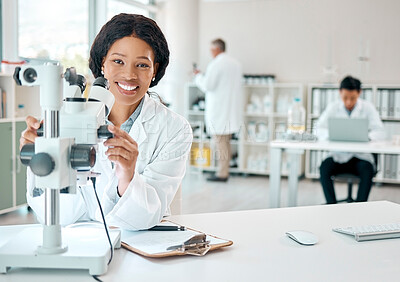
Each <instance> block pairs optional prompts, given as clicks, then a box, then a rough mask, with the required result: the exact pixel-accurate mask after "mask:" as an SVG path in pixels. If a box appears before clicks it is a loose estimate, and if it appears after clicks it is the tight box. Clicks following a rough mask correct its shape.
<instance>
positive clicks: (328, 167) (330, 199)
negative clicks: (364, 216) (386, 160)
mask: <svg viewBox="0 0 400 282" xmlns="http://www.w3.org/2000/svg"><path fill="white" fill-rule="evenodd" d="M319 172H320V175H321V176H320V181H321V184H322V188H323V189H324V194H325V198H326V202H327V204H336V203H337V202H336V195H335V190H334V187H333V181H332V179H331V177H332V176H334V175H338V174H341V173H352V174H355V175H357V176H358V177H359V178H360V183H359V185H358V193H357V199H356V202H366V201H367V200H368V195H369V192H370V191H371V187H372V178H373V177H374V173H375V172H374V167H373V165H372V164H371V163H370V162H367V161H364V160H360V159H358V158H352V159H351V160H349V161H348V162H347V163H343V164H341V163H337V162H335V161H334V160H333V158H327V159H325V160H324V161H323V162H322V164H321V166H320V168H319Z"/></svg>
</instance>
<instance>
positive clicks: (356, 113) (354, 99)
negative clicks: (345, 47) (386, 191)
mask: <svg viewBox="0 0 400 282" xmlns="http://www.w3.org/2000/svg"><path fill="white" fill-rule="evenodd" d="M360 93H361V82H360V81H359V80H358V79H356V78H353V77H351V76H347V77H345V78H344V79H343V80H342V82H341V83H340V98H341V100H339V101H337V102H334V103H332V104H330V105H328V107H327V108H326V110H325V111H324V112H323V113H322V115H321V117H320V118H319V120H318V122H317V131H316V133H317V135H318V139H319V140H326V139H328V137H329V136H328V119H329V118H332V117H340V118H349V119H350V118H367V119H368V131H369V133H368V136H369V139H370V140H383V139H384V138H385V131H384V128H383V123H382V121H381V120H380V118H379V114H378V112H377V110H376V109H375V106H374V105H373V104H371V103H370V102H368V101H365V100H363V99H361V98H360ZM375 169H376V164H375V162H374V158H373V156H372V154H359V153H332V154H330V155H329V156H328V157H327V158H326V159H325V160H324V161H323V162H322V164H321V167H320V175H321V176H320V181H321V184H322V188H323V189H324V194H325V198H326V202H327V203H328V204H336V203H337V202H336V196H335V190H334V187H333V181H332V179H331V177H332V176H333V175H337V174H341V173H352V174H355V175H357V176H359V177H360V184H359V186H358V193H357V198H356V201H357V202H365V201H367V200H368V195H369V192H370V190H371V186H372V178H373V176H374V173H375Z"/></svg>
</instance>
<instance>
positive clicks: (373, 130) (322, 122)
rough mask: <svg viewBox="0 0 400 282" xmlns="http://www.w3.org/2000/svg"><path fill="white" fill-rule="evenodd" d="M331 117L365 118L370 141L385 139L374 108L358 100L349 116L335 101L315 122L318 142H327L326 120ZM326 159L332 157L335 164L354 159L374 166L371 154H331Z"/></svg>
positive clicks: (342, 106)
mask: <svg viewBox="0 0 400 282" xmlns="http://www.w3.org/2000/svg"><path fill="white" fill-rule="evenodd" d="M331 117H340V118H367V119H368V130H369V133H368V136H369V139H370V140H372V141H378V140H384V139H385V129H384V127H383V123H382V121H381V119H380V118H379V114H378V112H377V110H376V108H375V106H374V105H373V104H372V103H370V102H368V101H365V100H363V99H361V98H358V100H357V103H356V105H355V106H354V109H353V111H352V112H351V114H350V116H349V114H348V112H347V111H346V107H345V106H344V103H343V101H342V100H339V101H336V102H334V103H332V104H330V105H328V107H327V108H326V110H325V111H324V112H323V113H322V115H321V116H320V118H319V120H318V122H317V131H316V133H317V136H318V139H319V140H327V139H328V137H329V133H328V119H329V118H331ZM328 157H332V158H333V160H334V161H335V162H337V163H346V162H348V161H349V160H350V159H351V158H353V157H356V158H359V159H361V160H365V161H368V162H370V163H371V164H372V165H375V162H374V158H373V156H372V154H360V153H357V154H354V153H340V152H338V153H331V154H329V155H328Z"/></svg>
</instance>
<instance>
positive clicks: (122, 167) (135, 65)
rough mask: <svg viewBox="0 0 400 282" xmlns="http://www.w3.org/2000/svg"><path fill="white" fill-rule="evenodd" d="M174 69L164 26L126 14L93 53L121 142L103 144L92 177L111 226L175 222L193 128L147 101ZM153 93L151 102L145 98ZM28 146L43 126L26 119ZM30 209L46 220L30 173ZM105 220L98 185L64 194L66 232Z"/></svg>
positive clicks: (101, 38) (100, 37)
mask: <svg viewBox="0 0 400 282" xmlns="http://www.w3.org/2000/svg"><path fill="white" fill-rule="evenodd" d="M168 63H169V50H168V45H167V42H166V40H165V37H164V35H163V33H162V32H161V30H160V28H159V27H158V26H157V24H156V23H155V22H154V21H153V20H151V19H149V18H146V17H144V16H141V15H133V14H119V15H117V16H114V17H113V18H112V19H111V20H110V21H109V22H107V23H106V24H105V25H104V26H103V28H102V29H101V30H100V32H99V34H98V35H97V37H96V39H95V41H94V42H93V45H92V49H91V51H90V59H89V67H90V69H91V71H92V73H93V75H94V76H95V77H99V76H104V77H105V78H107V79H108V81H109V84H110V91H111V92H112V94H113V95H114V97H115V104H114V106H113V108H112V110H111V113H110V115H109V117H108V119H109V122H110V123H112V125H109V126H108V128H109V130H110V131H111V132H112V133H113V134H114V138H111V139H108V140H107V141H105V142H104V143H100V144H99V150H98V154H97V162H96V164H95V166H94V169H93V171H95V172H100V173H101V175H100V177H98V180H97V185H96V189H97V191H98V193H99V194H100V195H102V196H100V197H101V203H102V206H103V209H104V213H105V214H106V221H107V223H108V224H109V225H114V226H119V227H122V228H125V229H130V230H139V229H147V228H149V227H152V226H154V225H156V224H157V223H159V222H160V221H161V219H162V218H163V216H165V215H169V213H170V208H169V206H170V204H171V202H172V200H173V198H174V196H175V193H176V192H177V190H178V187H179V185H180V183H181V181H182V178H183V177H184V174H185V168H186V160H187V158H188V154H189V151H190V147H191V143H192V130H191V127H190V125H189V124H188V122H187V121H186V120H185V119H184V118H183V117H181V116H179V115H178V114H176V113H174V112H172V111H171V110H169V109H168V108H166V107H165V106H164V105H163V104H161V103H160V102H159V101H156V100H154V99H152V98H151V97H150V96H149V95H148V89H149V87H153V86H155V85H157V83H158V82H159V81H160V79H161V78H162V77H163V76H164V73H165V69H166V67H167V65H168ZM146 94H147V95H146ZM26 121H27V129H26V130H25V131H24V132H23V133H22V137H21V139H20V145H21V147H22V146H23V145H24V144H26V143H33V142H34V140H35V138H36V137H37V133H36V130H37V128H38V127H39V122H38V121H37V120H36V119H35V118H33V117H28V118H27V120H26ZM27 199H28V204H29V205H30V206H31V207H32V208H33V210H34V211H35V212H36V215H37V217H38V219H39V221H41V222H43V221H44V220H43V219H44V194H43V193H41V190H39V191H38V189H34V176H33V173H32V172H31V171H30V169H28V177H27ZM82 220H100V221H101V216H100V212H99V209H98V205H97V202H96V197H95V194H94V191H93V187H91V185H84V186H80V187H79V188H77V193H76V194H61V195H60V222H61V224H62V225H67V224H70V223H74V222H76V221H82Z"/></svg>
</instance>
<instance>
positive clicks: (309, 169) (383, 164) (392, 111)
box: [305, 84, 400, 183]
mask: <svg viewBox="0 0 400 282" xmlns="http://www.w3.org/2000/svg"><path fill="white" fill-rule="evenodd" d="M362 89H363V91H362V94H361V98H363V99H365V100H367V101H369V102H371V103H373V104H374V105H375V107H376V109H377V111H378V113H379V116H380V117H381V120H382V121H383V124H384V127H385V131H386V138H387V139H388V140H392V139H394V135H398V134H399V132H400V85H375V84H373V85H364V86H363V88H362ZM307 96H308V97H307V101H308V105H307V117H308V118H307V128H308V130H309V131H311V132H315V124H316V122H317V120H318V118H319V116H320V115H321V114H322V112H323V111H324V110H325V108H326V106H327V105H328V104H329V103H331V102H334V101H335V100H339V99H340V96H339V85H336V84H335V85H321V84H310V85H309V86H308V91H307ZM328 153H329V152H327V151H307V152H306V163H305V176H306V177H307V178H315V179H317V178H319V167H320V165H321V162H322V160H324V159H325V158H326V156H327V155H328ZM374 181H375V182H379V183H400V157H399V156H397V155H384V154H382V155H379V156H378V173H377V175H376V177H375V178H374Z"/></svg>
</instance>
